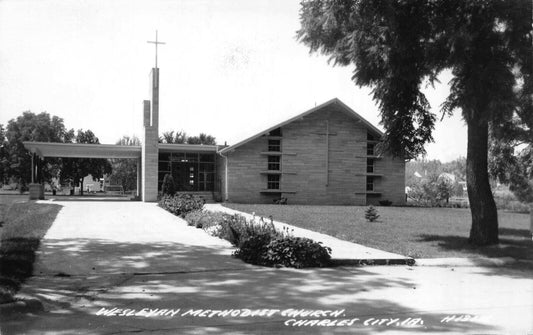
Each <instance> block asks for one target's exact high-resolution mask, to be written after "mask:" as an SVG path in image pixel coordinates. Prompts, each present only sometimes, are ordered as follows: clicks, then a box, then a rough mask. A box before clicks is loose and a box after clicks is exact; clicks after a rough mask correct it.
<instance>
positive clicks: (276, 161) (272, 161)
mask: <svg viewBox="0 0 533 335" xmlns="http://www.w3.org/2000/svg"><path fill="white" fill-rule="evenodd" d="M280 167H281V157H280V156H268V170H269V171H270V170H275V171H279V170H281V168H280Z"/></svg>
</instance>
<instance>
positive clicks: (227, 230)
mask: <svg viewBox="0 0 533 335" xmlns="http://www.w3.org/2000/svg"><path fill="white" fill-rule="evenodd" d="M220 226H221V228H220V230H219V231H218V234H219V235H217V236H218V237H220V238H223V239H225V240H228V241H229V242H230V243H231V244H233V245H234V246H236V247H240V246H241V244H242V242H243V241H245V240H247V239H249V238H250V237H252V236H256V235H262V234H269V235H271V236H277V235H278V234H279V233H278V232H277V231H276V228H275V227H274V223H273V222H272V219H271V220H270V222H265V221H264V219H263V218H261V219H259V221H257V220H256V219H255V217H254V218H253V219H252V220H251V221H250V222H248V221H246V218H245V217H244V216H242V215H239V214H234V215H230V214H225V215H223V218H222V222H221V223H220Z"/></svg>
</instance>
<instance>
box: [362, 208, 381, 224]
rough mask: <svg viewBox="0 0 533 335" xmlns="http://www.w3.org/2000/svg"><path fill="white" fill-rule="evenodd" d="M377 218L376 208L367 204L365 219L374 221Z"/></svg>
mask: <svg viewBox="0 0 533 335" xmlns="http://www.w3.org/2000/svg"><path fill="white" fill-rule="evenodd" d="M378 218H379V215H378V211H377V209H376V208H375V207H374V206H372V205H370V206H368V208H367V209H366V210H365V219H367V220H368V221H370V222H374V221H376V220H377V219H378Z"/></svg>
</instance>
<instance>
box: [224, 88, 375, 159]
mask: <svg viewBox="0 0 533 335" xmlns="http://www.w3.org/2000/svg"><path fill="white" fill-rule="evenodd" d="M334 104H335V105H337V106H339V107H341V111H343V112H345V113H346V114H348V115H349V116H351V117H353V118H354V119H357V120H359V121H361V122H363V124H365V125H366V126H367V127H368V129H370V130H371V131H373V132H374V133H376V135H378V137H381V136H383V132H382V131H381V130H379V129H378V128H376V127H375V126H374V125H373V124H371V123H370V122H368V121H367V120H366V119H365V118H363V117H362V116H361V115H359V114H357V113H356V112H355V111H354V110H353V109H351V108H350V107H348V106H347V105H346V104H345V103H344V102H342V101H340V100H339V99H338V98H333V99H331V100H329V101H326V102H324V103H323V104H321V105H318V106H316V107H314V108H311V109H310V110H308V111H306V112H303V113H301V114H298V115H296V116H294V117H292V118H290V119H288V120H286V121H284V122H281V123H278V124H276V125H274V126H272V127H270V128H268V129H265V130H263V131H261V132H260V133H257V134H255V135H254V136H251V137H248V138H247V139H245V140H243V141H240V142H238V143H236V144H234V145H230V146H229V147H226V148H224V149H222V150H220V151H219V152H220V153H226V152H230V151H233V150H234V149H235V148H238V147H240V146H241V145H243V144H246V143H248V142H250V141H253V140H255V139H256V138H259V137H261V136H263V135H267V134H268V133H269V132H271V131H272V130H274V129H277V128H280V127H283V126H285V125H287V124H289V123H291V122H293V121H296V120H298V119H301V118H303V117H304V116H307V115H309V114H312V113H314V112H317V111H319V110H321V109H323V108H325V107H327V106H330V105H334Z"/></svg>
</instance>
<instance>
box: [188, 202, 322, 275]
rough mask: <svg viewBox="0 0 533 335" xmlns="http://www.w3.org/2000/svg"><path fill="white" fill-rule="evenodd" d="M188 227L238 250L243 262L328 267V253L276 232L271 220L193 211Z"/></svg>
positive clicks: (319, 246)
mask: <svg viewBox="0 0 533 335" xmlns="http://www.w3.org/2000/svg"><path fill="white" fill-rule="evenodd" d="M185 220H187V222H188V224H189V225H191V226H195V227H197V228H202V229H204V230H205V231H206V232H207V233H209V234H210V235H213V236H216V237H219V238H223V239H225V240H227V241H229V242H230V243H231V244H233V245H234V246H236V247H237V248H238V249H237V250H236V251H235V252H234V253H233V255H234V256H235V257H237V258H240V259H242V260H243V261H244V262H247V263H251V264H256V265H263V266H271V267H293V268H305V267H324V266H328V265H330V260H331V249H330V248H328V247H325V246H323V245H322V244H321V243H319V242H315V241H313V240H311V239H308V238H303V237H294V236H292V232H289V231H288V230H283V231H279V230H277V229H276V228H275V227H274V224H273V222H272V219H270V221H265V220H264V219H263V218H260V219H259V220H256V219H255V217H254V218H253V219H252V220H246V218H245V217H244V216H241V215H238V214H235V215H230V214H225V213H221V212H209V211H201V210H197V211H192V212H189V213H188V214H187V215H186V216H185Z"/></svg>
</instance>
